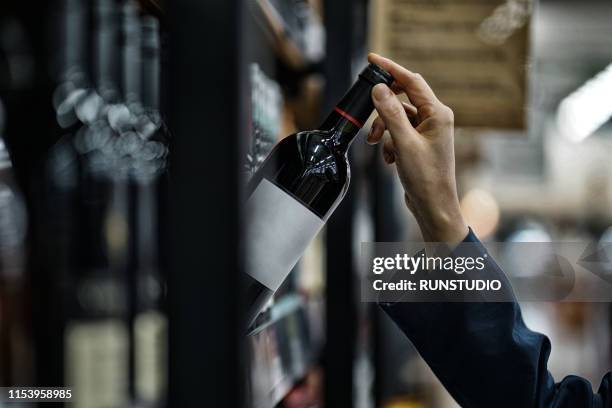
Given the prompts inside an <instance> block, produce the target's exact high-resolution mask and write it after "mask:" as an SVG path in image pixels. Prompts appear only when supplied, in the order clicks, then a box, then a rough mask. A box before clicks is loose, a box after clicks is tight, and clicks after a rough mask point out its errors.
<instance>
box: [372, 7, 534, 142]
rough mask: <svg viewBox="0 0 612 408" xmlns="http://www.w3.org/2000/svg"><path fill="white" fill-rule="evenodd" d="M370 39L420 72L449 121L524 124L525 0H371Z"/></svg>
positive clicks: (528, 13)
mask: <svg viewBox="0 0 612 408" xmlns="http://www.w3.org/2000/svg"><path fill="white" fill-rule="evenodd" d="M372 16H373V20H372V31H371V32H372V38H371V46H372V49H373V50H374V51H375V52H379V53H381V54H382V55H384V56H387V57H389V58H391V59H394V60H396V61H397V62H398V63H400V64H402V65H404V66H406V67H407V68H409V69H410V70H412V71H413V72H418V73H420V74H422V75H423V76H424V77H425V79H426V80H427V81H428V82H429V84H430V85H431V87H432V88H433V90H434V91H435V92H436V94H437V95H438V97H439V98H440V100H441V101H443V102H444V103H445V104H446V105H448V106H450V107H451V108H452V109H453V111H454V112H455V123H456V126H460V127H476V128H500V129H517V130H520V129H524V128H525V119H526V118H525V117H526V105H527V75H526V69H527V58H528V44H529V42H528V40H529V35H528V33H529V20H530V16H531V1H530V0H506V1H504V0H461V1H457V0H435V1H427V0H373V2H372Z"/></svg>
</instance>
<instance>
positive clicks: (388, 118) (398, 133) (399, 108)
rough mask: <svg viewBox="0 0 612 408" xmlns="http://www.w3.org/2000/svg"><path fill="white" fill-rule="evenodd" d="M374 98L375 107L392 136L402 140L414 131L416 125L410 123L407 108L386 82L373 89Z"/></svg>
mask: <svg viewBox="0 0 612 408" xmlns="http://www.w3.org/2000/svg"><path fill="white" fill-rule="evenodd" d="M372 100H373V101H374V107H375V108H376V110H377V111H378V115H379V116H380V117H381V119H382V120H383V122H385V125H386V127H387V129H388V130H389V133H391V137H392V138H393V139H394V140H396V141H398V142H399V141H400V139H404V140H405V138H406V135H408V134H412V132H414V127H412V124H411V123H410V120H409V119H408V116H407V115H406V110H405V109H404V106H403V105H402V102H401V101H400V100H399V99H398V98H397V96H395V94H394V93H393V91H391V89H389V87H388V86H387V85H385V84H378V85H376V86H374V88H373V89H372Z"/></svg>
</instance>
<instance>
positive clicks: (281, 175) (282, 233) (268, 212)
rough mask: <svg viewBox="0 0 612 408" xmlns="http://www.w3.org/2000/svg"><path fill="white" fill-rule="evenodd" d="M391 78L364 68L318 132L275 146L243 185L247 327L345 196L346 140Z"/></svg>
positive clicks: (371, 67)
mask: <svg viewBox="0 0 612 408" xmlns="http://www.w3.org/2000/svg"><path fill="white" fill-rule="evenodd" d="M392 82H393V77H392V76H391V75H390V74H389V73H388V72H386V71H384V70H383V69H382V68H380V67H379V66H377V65H374V64H370V65H368V66H367V67H366V68H365V69H364V70H363V71H362V72H361V73H360V74H359V79H358V80H357V82H355V84H354V85H353V86H352V87H351V88H350V89H349V91H348V92H347V93H346V94H345V95H344V97H343V98H342V100H341V101H340V103H339V104H338V105H337V106H336V107H335V108H334V110H333V111H332V112H331V114H330V115H329V116H328V117H327V119H326V120H325V121H324V122H323V124H322V126H321V128H320V129H318V130H309V131H305V132H299V133H296V134H294V135H291V136H288V137H286V138H285V139H283V140H282V141H281V142H279V143H278V144H277V145H276V146H275V147H274V149H273V150H272V152H271V153H270V155H269V156H268V158H267V159H266V160H265V162H264V163H263V164H262V165H261V167H260V168H259V170H258V171H257V172H256V173H255V174H254V175H253V177H252V178H251V180H250V181H249V184H248V186H247V196H248V197H249V198H248V200H247V203H246V208H245V210H246V220H247V234H246V247H247V256H246V278H245V279H246V302H247V323H248V324H249V325H250V324H252V323H253V320H254V319H255V317H256V316H257V314H258V313H259V311H260V310H261V308H262V306H263V305H264V304H265V303H266V302H267V300H268V299H269V298H270V296H272V294H273V293H274V292H275V291H276V290H277V289H278V287H279V286H280V284H281V283H282V282H283V281H284V279H285V278H286V276H287V274H288V273H289V272H290V270H291V268H293V266H294V265H295V264H296V263H297V261H298V260H299V258H300V257H301V255H302V253H303V252H304V250H305V249H306V247H307V246H308V244H309V243H310V241H311V240H312V238H314V236H315V235H316V234H317V233H318V232H319V230H320V229H321V228H322V227H323V225H324V224H325V222H326V221H327V219H328V218H329V217H330V216H331V214H332V213H333V211H334V210H335V209H336V207H337V206H338V204H339V203H340V201H341V200H342V198H343V197H344V194H345V193H346V191H347V188H348V185H349V179H350V167H349V163H348V158H347V152H348V148H349V146H350V145H351V142H352V141H353V139H354V138H355V136H356V135H357V133H358V132H359V130H360V129H361V127H362V126H363V124H364V123H365V122H366V121H367V119H368V117H369V116H370V114H371V113H372V111H373V110H374V105H373V103H372V99H371V96H370V94H371V91H372V87H373V86H374V85H376V84H379V83H385V84H387V85H390V84H391V83H392Z"/></svg>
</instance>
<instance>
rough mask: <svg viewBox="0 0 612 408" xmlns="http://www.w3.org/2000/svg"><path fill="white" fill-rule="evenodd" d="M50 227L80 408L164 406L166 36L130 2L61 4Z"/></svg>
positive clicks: (68, 0) (66, 371) (67, 373)
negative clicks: (160, 204)
mask: <svg viewBox="0 0 612 408" xmlns="http://www.w3.org/2000/svg"><path fill="white" fill-rule="evenodd" d="M58 21H59V22H60V25H59V26H60V27H63V29H62V30H59V32H60V33H62V35H61V41H60V49H61V50H62V52H61V53H60V55H61V61H60V62H59V63H58V66H59V67H60V69H59V70H58V71H57V72H58V74H57V87H56V89H55V92H54V94H53V98H52V101H53V106H54V108H55V114H56V121H57V127H58V129H61V134H62V137H61V138H60V139H59V141H58V142H57V143H56V145H55V146H54V147H53V149H52V150H51V152H50V154H49V161H48V169H47V171H46V174H47V176H48V196H49V197H51V198H53V199H49V200H48V202H49V203H48V217H47V218H48V220H49V222H48V226H49V229H48V231H47V232H46V234H45V236H46V237H48V238H51V237H54V238H53V241H54V242H50V247H51V248H53V249H54V251H53V252H54V255H53V256H52V257H53V268H52V269H53V270H54V271H55V273H56V275H57V277H58V279H57V282H58V283H57V292H58V293H59V294H60V295H61V299H63V304H62V309H61V315H62V316H61V318H60V319H59V320H61V322H62V327H63V330H62V333H63V335H62V337H63V340H62V350H61V353H62V354H63V359H62V360H63V367H62V370H61V371H62V373H63V375H62V377H63V378H62V381H61V383H62V384H65V385H67V386H70V387H72V388H73V390H74V391H73V394H74V399H73V403H72V404H73V406H75V407H93V408H95V407H100V408H102V407H104V408H109V407H117V408H123V407H127V406H139V407H140V406H143V407H154V406H161V405H163V401H164V398H165V384H166V363H165V362H166V357H165V353H166V326H167V324H166V317H165V313H164V311H163V295H164V293H165V284H164V282H163V280H162V278H161V275H160V273H159V270H160V268H159V265H158V264H159V258H158V252H159V247H158V242H159V239H158V238H159V236H158V228H157V225H158V217H159V212H158V209H157V200H158V197H157V182H158V180H159V176H160V174H162V173H163V172H164V171H165V169H166V158H167V152H168V149H167V146H166V142H167V137H166V132H165V127H164V126H163V121H162V116H161V113H160V112H159V94H160V92H159V86H160V85H159V81H160V79H159V78H160V70H161V64H160V39H159V38H160V34H159V30H160V29H159V24H158V22H157V20H155V18H153V17H150V16H144V15H142V14H141V11H140V9H139V7H138V4H137V3H136V2H134V1H130V0H124V1H114V0H91V1H87V2H83V1H78V0H63V4H62V7H61V12H60V18H59V19H58Z"/></svg>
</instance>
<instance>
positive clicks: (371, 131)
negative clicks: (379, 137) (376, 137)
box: [366, 126, 374, 144]
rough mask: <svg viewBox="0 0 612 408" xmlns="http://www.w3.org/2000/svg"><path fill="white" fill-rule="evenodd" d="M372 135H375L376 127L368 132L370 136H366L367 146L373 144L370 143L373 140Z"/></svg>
mask: <svg viewBox="0 0 612 408" xmlns="http://www.w3.org/2000/svg"><path fill="white" fill-rule="evenodd" d="M372 133H374V126H372V127H371V128H370V131H369V132H368V135H367V136H366V143H367V144H372V142H370V139H371V138H372Z"/></svg>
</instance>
